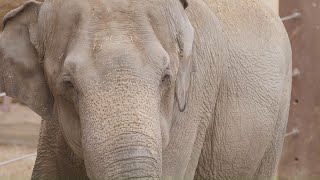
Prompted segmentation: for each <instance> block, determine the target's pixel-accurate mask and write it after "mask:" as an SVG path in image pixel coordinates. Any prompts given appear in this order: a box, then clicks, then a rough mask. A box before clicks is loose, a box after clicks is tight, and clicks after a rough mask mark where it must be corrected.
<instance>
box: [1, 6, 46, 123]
mask: <svg viewBox="0 0 320 180" xmlns="http://www.w3.org/2000/svg"><path fill="white" fill-rule="evenodd" d="M41 4H42V3H39V2H36V1H28V2H26V3H25V4H24V5H22V6H21V7H19V8H17V9H15V10H12V11H10V12H9V13H8V14H7V15H6V16H5V17H4V19H3V32H2V33H1V34H0V91H4V92H5V93H6V94H7V95H8V96H11V97H14V98H17V99H19V100H20V101H21V102H23V103H25V104H26V105H28V106H29V107H30V108H31V109H32V110H33V111H35V112H36V113H37V114H39V115H40V116H42V117H43V118H48V116H50V115H51V111H52V96H51V93H50V91H49V88H48V86H47V83H46V80H45V77H44V73H43V69H42V66H41V65H40V59H39V54H38V52H37V49H36V44H37V43H38V40H37V20H38V14H39V10H40V7H41Z"/></svg>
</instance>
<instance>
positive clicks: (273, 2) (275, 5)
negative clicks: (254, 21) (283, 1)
mask: <svg viewBox="0 0 320 180" xmlns="http://www.w3.org/2000/svg"><path fill="white" fill-rule="evenodd" d="M262 1H264V2H265V3H266V4H267V5H268V6H270V7H271V8H272V9H273V10H274V11H275V12H276V13H277V14H279V0H262Z"/></svg>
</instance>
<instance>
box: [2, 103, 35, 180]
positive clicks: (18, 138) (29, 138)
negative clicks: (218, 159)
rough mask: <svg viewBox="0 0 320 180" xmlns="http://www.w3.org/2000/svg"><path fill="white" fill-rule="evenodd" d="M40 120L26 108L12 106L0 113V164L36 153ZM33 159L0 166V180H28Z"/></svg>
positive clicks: (18, 105) (17, 105) (16, 105)
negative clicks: (6, 111)
mask: <svg viewBox="0 0 320 180" xmlns="http://www.w3.org/2000/svg"><path fill="white" fill-rule="evenodd" d="M40 120H41V118H40V117H39V116H38V115H36V114H35V113H33V112H32V111H31V110H30V109H29V108H28V107H26V106H23V105H20V104H13V105H12V106H11V110H10V112H8V113H4V112H0V163H1V162H4V161H8V160H11V159H15V158H18V157H21V156H23V155H27V154H32V153H35V152H36V146H37V141H38V134H39V125H40ZM34 161H35V157H31V158H28V159H25V160H21V161H17V162H14V163H11V164H8V165H3V166H0V179H1V180H23V179H30V177H31V173H32V169H33V165H34Z"/></svg>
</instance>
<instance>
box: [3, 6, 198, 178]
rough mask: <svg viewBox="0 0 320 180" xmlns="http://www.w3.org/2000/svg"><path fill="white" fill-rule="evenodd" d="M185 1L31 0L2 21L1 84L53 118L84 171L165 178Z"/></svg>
mask: <svg viewBox="0 0 320 180" xmlns="http://www.w3.org/2000/svg"><path fill="white" fill-rule="evenodd" d="M187 5H188V4H187V2H186V1H185V0H153V1H146V0H142V1H127V0H104V1H102V0H85V1H76V0H69V1H63V0H55V1H51V0H47V1H45V2H44V3H39V2H36V1H29V2H27V3H25V4H24V5H23V6H21V7H19V8H17V9H15V10H13V11H11V12H10V13H9V14H7V15H6V16H5V18H4V20H3V32H2V33H1V36H0V64H1V65H0V70H1V71H0V88H1V89H0V90H1V91H5V92H6V93H7V94H8V95H9V96H12V97H16V98H18V99H19V100H20V101H22V102H24V103H25V104H27V105H28V106H29V107H30V108H31V109H32V110H34V111H35V112H36V113H38V114H39V115H40V116H42V117H43V118H44V119H46V120H48V121H49V120H55V119H56V120H57V121H58V122H59V125H60V127H61V129H62V131H63V134H64V137H65V139H66V142H67V143H68V145H69V146H70V147H71V148H72V150H73V151H74V153H75V154H76V155H78V156H79V157H80V158H82V159H83V160H84V163H85V166H86V170H87V173H88V176H89V177H90V178H93V179H99V178H119V177H129V178H139V177H153V178H157V177H161V176H162V174H163V172H162V166H163V164H162V151H163V150H164V149H165V148H166V145H167V144H168V142H169V139H170V132H169V131H170V127H171V125H172V123H174V114H175V112H179V111H184V110H185V109H186V105H187V99H188V89H189V83H190V74H191V71H192V58H191V55H192V47H193V38H194V35H193V28H192V26H191V24H190V22H189V20H188V17H187V16H186V14H185V9H184V8H186V7H187Z"/></svg>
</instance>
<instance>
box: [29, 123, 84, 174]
mask: <svg viewBox="0 0 320 180" xmlns="http://www.w3.org/2000/svg"><path fill="white" fill-rule="evenodd" d="M31 179H32V180H40V179H41V180H42V179H50V180H58V179H89V178H88V177H87V175H86V171H85V167H84V163H83V161H82V160H80V159H79V158H78V157H77V156H76V155H74V153H73V152H72V150H71V149H70V148H69V147H68V145H67V144H66V142H65V140H64V138H63V135H62V133H61V131H60V129H59V125H58V122H57V121H54V120H42V123H41V129H40V138H39V144H38V149H37V158H36V162H35V166H34V168H33V173H32V178H31Z"/></svg>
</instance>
